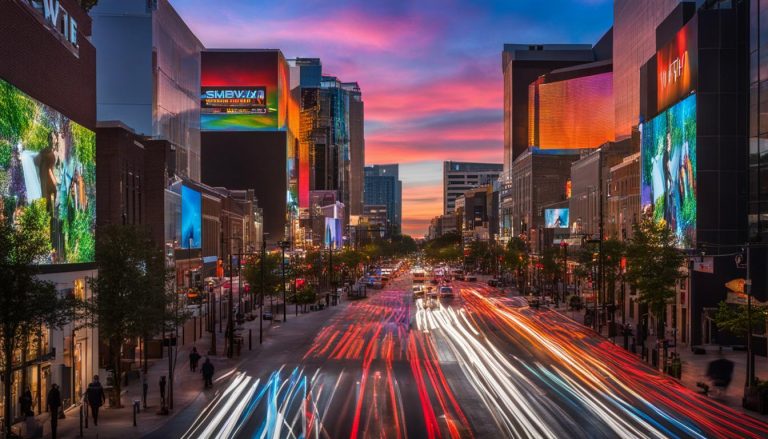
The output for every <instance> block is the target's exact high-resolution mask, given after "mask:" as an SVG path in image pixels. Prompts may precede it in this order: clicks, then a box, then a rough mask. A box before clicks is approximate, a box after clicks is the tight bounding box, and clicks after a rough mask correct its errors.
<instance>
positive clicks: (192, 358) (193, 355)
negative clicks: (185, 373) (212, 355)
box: [189, 347, 200, 372]
mask: <svg viewBox="0 0 768 439" xmlns="http://www.w3.org/2000/svg"><path fill="white" fill-rule="evenodd" d="M198 361H200V354H198V353H197V348H196V347H192V352H190V353H189V368H190V369H192V372H196V371H197V362H198Z"/></svg>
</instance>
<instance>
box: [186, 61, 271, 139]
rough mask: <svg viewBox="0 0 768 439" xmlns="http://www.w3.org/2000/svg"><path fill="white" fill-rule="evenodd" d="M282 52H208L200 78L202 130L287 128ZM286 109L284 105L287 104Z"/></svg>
mask: <svg viewBox="0 0 768 439" xmlns="http://www.w3.org/2000/svg"><path fill="white" fill-rule="evenodd" d="M279 58H280V56H279V52H276V51H263V52H261V51H243V52H225V51H206V52H203V54H202V68H201V75H200V78H201V79H200V82H201V84H200V129H202V130H206V131H271V130H278V129H284V128H285V116H284V114H281V113H284V110H283V111H281V108H280V104H281V103H280V98H281V90H279V87H278V83H279V82H280V80H279V79H278V70H279V69H278V63H279V62H280V60H279ZM283 105H284V104H283Z"/></svg>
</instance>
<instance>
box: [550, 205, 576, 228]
mask: <svg viewBox="0 0 768 439" xmlns="http://www.w3.org/2000/svg"><path fill="white" fill-rule="evenodd" d="M569 213H570V211H569V209H568V208H567V207H566V208H562V209H544V227H545V228H547V229H566V228H568V224H569V221H570V218H569Z"/></svg>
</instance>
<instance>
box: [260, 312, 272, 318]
mask: <svg viewBox="0 0 768 439" xmlns="http://www.w3.org/2000/svg"><path fill="white" fill-rule="evenodd" d="M261 318H262V319H264V320H272V311H264V313H262V314H261Z"/></svg>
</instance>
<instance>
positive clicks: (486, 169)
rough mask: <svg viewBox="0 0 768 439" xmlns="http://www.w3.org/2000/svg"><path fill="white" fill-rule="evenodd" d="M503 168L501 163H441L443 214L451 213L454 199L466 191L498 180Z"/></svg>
mask: <svg viewBox="0 0 768 439" xmlns="http://www.w3.org/2000/svg"><path fill="white" fill-rule="evenodd" d="M503 168H504V165H502V164H501V163H469V162H452V161H447V162H443V214H444V215H445V214H449V213H453V209H454V207H455V201H456V197H458V196H460V195H462V194H463V193H464V192H466V191H467V190H469V189H473V188H476V187H478V186H484V185H487V184H492V183H493V182H495V181H496V180H498V179H499V175H501V172H502V170H503Z"/></svg>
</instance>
